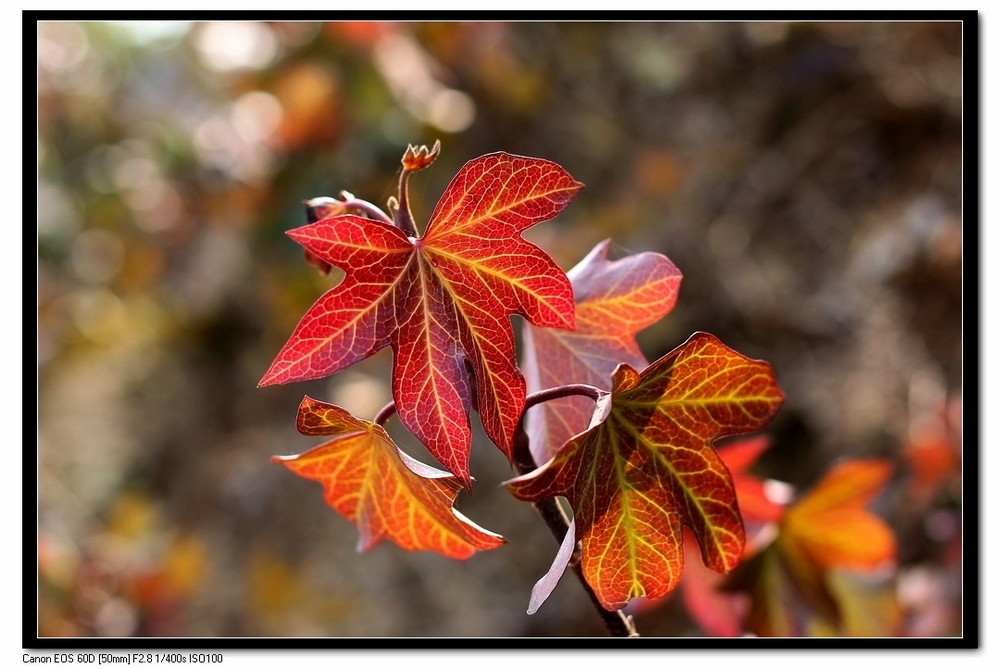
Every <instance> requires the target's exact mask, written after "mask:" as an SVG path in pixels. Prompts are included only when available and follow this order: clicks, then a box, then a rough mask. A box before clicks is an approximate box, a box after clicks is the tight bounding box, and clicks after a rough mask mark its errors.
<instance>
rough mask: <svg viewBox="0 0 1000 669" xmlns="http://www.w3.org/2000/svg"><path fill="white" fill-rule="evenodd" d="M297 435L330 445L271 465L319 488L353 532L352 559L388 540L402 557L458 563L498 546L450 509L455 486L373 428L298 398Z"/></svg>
mask: <svg viewBox="0 0 1000 669" xmlns="http://www.w3.org/2000/svg"><path fill="white" fill-rule="evenodd" d="M298 429H299V432H301V433H302V434H306V435H316V436H319V435H326V436H332V437H333V439H331V440H330V441H328V442H326V443H325V444H322V445H320V446H317V447H315V448H313V449H310V450H308V451H306V452H305V453H302V454H300V455H291V456H275V457H273V458H272V461H273V462H275V463H280V464H283V465H285V467H287V468H288V469H289V470H290V471H292V472H293V473H295V474H297V475H299V476H301V477H303V478H307V479H311V480H313V481H318V482H320V483H321V484H322V485H323V490H324V493H325V497H326V502H327V504H329V505H330V506H331V507H333V509H334V510H335V511H337V513H339V514H340V515H342V516H344V517H345V518H347V519H348V520H349V521H351V522H352V523H354V524H355V525H356V526H357V528H358V532H359V537H358V551H359V552H364V551H368V550H371V549H372V548H374V547H375V546H376V545H378V544H379V542H381V541H382V540H383V539H385V538H389V539H391V540H392V541H394V542H395V543H396V544H398V545H399V546H400V547H401V548H404V549H406V550H410V551H419V550H430V551H436V552H438V553H441V554H442V555H444V556H446V557H450V558H455V559H459V560H463V559H466V558H468V557H471V556H472V555H473V554H474V553H475V552H476V551H477V550H488V549H491V548H496V547H498V546H501V545H503V544H504V543H505V540H504V539H503V538H502V537H500V536H499V535H496V534H493V533H492V532H488V531H487V530H484V529H483V528H481V527H479V526H478V525H476V524H474V523H473V522H471V521H470V520H469V519H468V518H466V517H465V516H463V515H462V514H461V513H459V512H458V511H457V510H456V509H455V508H454V507H453V503H454V501H455V498H456V497H457V496H458V492H459V491H460V490H461V489H462V484H461V482H460V481H459V480H458V479H457V478H455V477H454V476H452V475H451V474H449V473H447V472H443V471H440V470H438V469H434V468H433V467H429V466H427V465H425V464H423V463H421V462H419V461H417V460H414V459H413V458H411V457H410V456H408V455H406V454H405V453H403V452H402V451H400V450H399V448H397V447H396V445H395V444H393V442H392V440H391V438H390V437H389V435H388V433H387V432H386V431H385V430H384V429H383V428H382V427H381V426H380V425H376V424H375V423H372V422H370V421H365V420H360V419H358V418H355V417H354V416H352V415H351V414H350V413H348V412H347V411H345V410H344V409H341V408H340V407H337V406H334V405H332V404H326V403H325V402H320V401H318V400H314V399H312V398H310V397H306V398H304V399H303V400H302V404H301V405H300V406H299V415H298Z"/></svg>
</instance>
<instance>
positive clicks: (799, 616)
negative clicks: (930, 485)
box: [728, 459, 896, 636]
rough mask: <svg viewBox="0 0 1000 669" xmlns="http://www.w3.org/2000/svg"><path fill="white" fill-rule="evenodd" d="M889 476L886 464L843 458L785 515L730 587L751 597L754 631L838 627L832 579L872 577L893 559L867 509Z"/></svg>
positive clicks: (888, 534)
mask: <svg viewBox="0 0 1000 669" xmlns="http://www.w3.org/2000/svg"><path fill="white" fill-rule="evenodd" d="M891 474H892V465H891V463H889V462H888V461H885V460H879V459H850V460H844V461H842V462H840V463H838V464H837V465H835V466H834V467H833V468H832V469H830V471H829V472H828V473H827V474H826V475H825V476H824V477H823V478H822V479H821V480H820V482H819V483H818V484H816V485H815V486H814V487H813V488H811V489H810V490H809V491H807V492H806V494H805V495H803V497H802V498H801V499H799V500H798V501H796V502H795V503H794V504H792V505H791V506H790V507H789V508H788V509H787V511H786V512H785V516H784V518H783V519H782V521H781V523H780V525H779V530H778V536H777V539H776V540H775V541H774V543H773V544H771V545H770V546H768V547H767V548H766V549H765V550H763V551H762V552H761V553H760V554H759V555H758V556H757V557H755V558H754V559H753V560H751V561H750V562H748V563H747V564H746V565H741V567H740V570H739V572H740V573H737V574H734V576H733V581H732V583H731V584H730V585H729V586H728V587H731V588H733V589H745V590H747V591H749V592H750V594H751V607H750V612H749V615H748V622H747V624H748V626H749V627H750V629H751V630H752V631H753V632H754V633H756V634H758V635H760V636H796V635H799V634H804V633H806V632H805V630H806V628H807V627H808V625H807V623H809V621H810V620H811V618H815V617H819V618H822V619H825V620H826V621H828V624H834V625H839V624H841V622H842V620H843V616H844V602H842V601H839V600H840V599H842V597H840V595H839V594H838V592H837V590H836V589H834V588H833V587H832V584H831V580H830V579H831V578H832V575H833V574H835V573H837V572H838V571H844V570H846V571H854V572H859V573H871V572H872V571H873V570H875V569H876V568H878V567H880V566H882V565H885V564H888V563H891V561H892V560H894V559H895V557H896V540H895V535H894V534H893V532H892V530H891V528H890V527H889V526H888V524H886V522H885V521H884V520H882V519H881V518H879V517H878V516H876V515H875V514H873V513H871V512H870V511H869V510H868V509H867V508H866V507H867V506H868V505H869V504H870V503H871V502H872V500H873V499H874V498H875V496H876V495H877V494H878V493H879V492H880V491H881V490H882V488H883V487H884V485H885V483H886V481H887V480H888V479H889V477H890V476H891ZM841 594H842V593H841ZM851 606H852V607H854V608H856V606H857V605H856V604H853V603H852V604H851Z"/></svg>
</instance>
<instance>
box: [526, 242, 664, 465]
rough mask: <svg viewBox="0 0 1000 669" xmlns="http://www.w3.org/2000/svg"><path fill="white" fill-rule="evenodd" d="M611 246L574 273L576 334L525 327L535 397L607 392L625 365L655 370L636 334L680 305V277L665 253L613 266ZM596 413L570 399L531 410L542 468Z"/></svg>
mask: <svg viewBox="0 0 1000 669" xmlns="http://www.w3.org/2000/svg"><path fill="white" fill-rule="evenodd" d="M610 247H611V242H610V240H605V241H603V242H601V243H599V244H598V245H597V246H595V247H594V249H593V250H592V251H591V252H590V253H589V254H587V256H586V257H585V258H584V259H583V260H581V261H580V262H579V263H578V264H577V265H576V266H575V267H574V268H573V269H571V270H570V271H569V272H567V276H569V279H570V282H571V283H572V285H573V295H574V299H575V300H576V328H575V329H574V330H555V329H551V328H549V329H541V328H536V327H533V326H531V325H530V324H526V325H525V328H524V375H525V378H526V379H527V384H528V392H535V391H538V390H544V389H546V388H555V387H557V386H561V385H564V384H567V383H587V384H590V385H592V386H596V387H598V388H601V389H603V390H607V389H608V382H609V380H610V379H611V374H612V372H614V371H615V367H617V366H618V364H619V363H625V364H627V365H631V366H632V367H635V368H637V369H642V368H644V367H645V366H646V365H647V364H649V363H648V361H647V360H646V358H645V357H644V356H643V354H642V352H641V351H640V350H639V345H638V343H636V340H635V334H636V333H637V332H639V331H640V330H642V329H643V328H645V327H647V326H649V325H651V324H653V323H655V322H656V321H658V320H660V319H661V318H662V317H664V316H666V315H667V314H668V313H669V312H670V310H671V309H673V307H674V303H675V302H676V301H677V291H678V289H679V287H680V282H681V273H680V271H678V269H677V268H676V267H675V266H674V264H673V263H672V262H670V260H668V259H667V258H666V257H665V256H663V255H660V254H659V253H652V252H646V253H638V254H635V255H631V256H627V257H625V258H622V259H621V260H615V261H610V260H608V250H609V249H610ZM593 413H594V411H593V403H592V402H591V401H590V400H588V399H586V398H583V397H564V398H560V399H557V400H552V401H550V402H545V403H543V404H540V405H538V406H534V407H532V408H530V409H529V410H528V412H527V418H526V421H525V429H526V430H527V433H528V437H529V440H530V443H531V454H532V456H534V459H535V462H538V463H544V462H546V461H547V460H548V459H549V458H551V457H552V455H553V454H554V453H555V451H556V450H557V449H558V448H559V446H561V445H562V444H563V443H564V442H566V441H567V440H568V439H569V438H570V437H572V436H573V435H575V434H577V433H579V432H581V431H582V430H584V429H586V428H587V426H588V425H589V423H590V417H591V415H592V414H593Z"/></svg>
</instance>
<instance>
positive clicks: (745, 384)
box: [506, 333, 784, 610]
mask: <svg viewBox="0 0 1000 669" xmlns="http://www.w3.org/2000/svg"><path fill="white" fill-rule="evenodd" d="M783 400H784V398H783V396H782V394H781V391H780V390H779V388H778V386H777V384H776V382H775V379H774V373H773V371H772V369H771V366H770V365H769V364H767V363H765V362H761V361H756V360H750V359H749V358H746V357H744V356H742V355H740V354H738V353H736V352H735V351H733V350H732V349H730V348H728V347H726V346H725V345H723V344H722V343H721V342H720V341H719V340H718V339H716V338H715V337H713V336H712V335H709V334H705V333H696V334H694V335H692V336H691V338H689V339H688V341H687V342H685V343H684V344H682V345H681V346H679V347H678V348H676V349H675V350H674V351H672V352H670V353H668V354H667V355H665V356H664V357H662V358H660V359H659V360H657V361H656V362H654V363H653V364H651V365H650V366H649V367H647V368H646V369H645V370H644V371H642V372H641V373H640V372H637V371H636V370H634V369H633V368H632V367H630V366H628V365H620V366H619V367H618V369H616V370H615V372H614V374H613V375H612V391H611V394H610V395H608V396H606V397H604V398H602V399H601V400H600V401H599V402H598V407H597V413H596V414H595V416H596V417H597V418H598V419H599V422H597V423H596V424H595V425H594V426H593V427H591V428H589V429H587V430H586V431H585V432H582V433H581V434H579V435H577V436H576V437H574V438H573V439H571V440H570V441H568V442H567V443H566V444H565V445H564V446H563V447H562V448H561V449H560V450H559V451H558V452H557V453H556V455H555V457H554V458H552V459H551V460H550V461H549V462H548V463H546V464H545V465H542V466H541V467H540V468H538V469H536V470H535V471H533V472H531V473H529V474H526V475H524V476H521V477H518V478H516V479H513V480H512V481H509V482H508V483H507V484H506V485H507V488H508V490H509V491H510V492H511V493H512V494H513V495H514V496H515V497H518V498H519V499H524V500H527V501H537V500H540V499H545V498H547V497H552V496H557V495H559V496H564V497H566V498H567V499H568V500H569V502H570V505H571V506H572V508H573V513H574V520H575V522H576V531H577V536H578V537H580V540H581V549H582V567H583V572H584V576H585V577H586V579H587V583H588V584H589V585H590V586H591V588H592V589H593V590H594V592H595V594H596V595H597V598H598V600H599V601H600V602H601V604H602V605H603V606H604V607H605V608H606V609H608V610H614V609H617V608H621V607H622V606H624V605H625V604H626V603H628V601H629V600H630V599H632V598H633V597H662V596H664V595H666V594H667V593H669V592H671V591H672V590H673V589H674V588H675V587H676V586H677V583H678V580H679V578H680V574H681V570H682V569H683V565H684V558H683V535H682V531H681V528H682V525H687V526H688V527H689V528H691V530H692V532H693V533H694V535H695V537H696V538H697V540H698V544H699V546H700V547H701V552H702V559H703V560H704V562H705V564H707V565H708V566H709V567H710V568H712V569H714V570H715V571H718V572H726V571H729V570H730V569H732V568H733V567H734V566H735V565H736V564H737V562H738V561H739V560H740V557H741V555H742V552H743V544H744V534H743V523H742V521H741V519H740V515H739V510H738V508H737V503H736V492H735V490H734V488H733V483H732V479H731V477H730V475H729V472H728V470H727V469H726V466H725V465H724V464H723V462H722V460H721V459H720V458H719V456H718V454H717V453H716V452H715V450H714V449H713V448H712V442H713V441H714V440H715V439H718V438H720V437H723V436H726V435H731V434H740V433H745V432H751V431H754V430H757V429H759V428H761V427H763V426H764V425H765V424H766V423H767V422H768V421H769V420H770V419H771V418H772V417H773V416H774V414H775V412H777V410H778V408H779V407H780V406H781V403H782V402H783Z"/></svg>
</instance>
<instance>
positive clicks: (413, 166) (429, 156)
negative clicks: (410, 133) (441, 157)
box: [403, 140, 441, 172]
mask: <svg viewBox="0 0 1000 669" xmlns="http://www.w3.org/2000/svg"><path fill="white" fill-rule="evenodd" d="M439 153H441V140H437V141H435V142H434V148H432V149H428V148H427V147H426V146H425V145H421V146H420V148H417V147H415V146H413V145H412V144H410V145H409V146H407V147H406V153H404V154H403V169H404V170H406V171H408V172H416V171H417V170H422V169H424V168H425V167H427V166H428V165H430V164H431V163H433V162H434V159H435V158H437V157H438V154H439Z"/></svg>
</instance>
